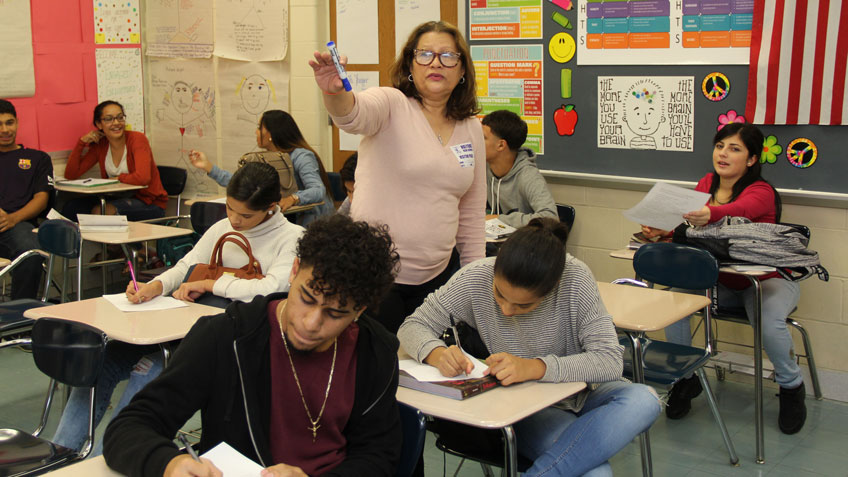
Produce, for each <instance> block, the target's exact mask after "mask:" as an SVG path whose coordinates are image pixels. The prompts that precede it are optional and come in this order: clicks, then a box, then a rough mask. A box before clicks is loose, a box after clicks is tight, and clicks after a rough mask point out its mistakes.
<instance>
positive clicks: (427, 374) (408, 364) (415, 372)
mask: <svg viewBox="0 0 848 477" xmlns="http://www.w3.org/2000/svg"><path fill="white" fill-rule="evenodd" d="M462 352H463V353H464V354H465V356H467V357H468V359H470V360H471V362H472V363H474V369H473V370H472V371H471V374H469V375H467V376H466V375H462V374H460V375H459V376H454V377H452V378H448V377H445V376H442V373H440V372H439V369H438V368H436V367H435V366H430V365H429V364H423V363H419V362H417V361H415V360H414V359H402V360H400V362H399V367H400V369H401V370H403V371H406V372H407V373H409V374H411V375H412V377H413V378H415V379H417V380H419V381H427V382H436V381H453V380H455V379H465V378H466V377H467V378H472V379H473V378H482V377H483V371H485V370H487V369H489V367H488V366H486V364H485V363H483V362H482V361H480V360H479V359H477V358H475V357H474V356H471V355H470V354H468V352H466V351H465V350H463V351H462Z"/></svg>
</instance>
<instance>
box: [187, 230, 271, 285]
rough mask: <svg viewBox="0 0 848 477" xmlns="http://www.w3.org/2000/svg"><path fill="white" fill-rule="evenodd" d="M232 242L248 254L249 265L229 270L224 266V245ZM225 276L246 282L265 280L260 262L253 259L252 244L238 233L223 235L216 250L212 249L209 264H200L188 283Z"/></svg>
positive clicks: (195, 267) (192, 272)
mask: <svg viewBox="0 0 848 477" xmlns="http://www.w3.org/2000/svg"><path fill="white" fill-rule="evenodd" d="M227 242H230V243H233V244H235V245H238V246H239V247H240V248H241V249H242V250H244V253H245V254H247V258H248V261H247V265H245V266H243V267H241V268H229V267H225V266H224V259H223V253H224V244H225V243H227ZM223 275H232V276H235V277H236V278H241V279H244V280H253V279H257V280H258V279H260V278H264V277H265V276H264V275H262V268H261V267H260V266H259V261H258V260H256V259H255V258H253V251H252V250H251V248H250V242H249V241H248V240H247V237H245V236H244V235H242V234H240V233H238V232H227V233H225V234H224V235H221V238H219V239H218V242H217V243H216V244H215V248H214V249H212V257H211V258H210V259H209V264H208V265H207V264H205V263H198V264H197V265H195V266H194V269H193V270H192V271H191V275H189V277H188V280H186V281H187V282H196V281H200V280H217V279H219V278H221V277H222V276H223Z"/></svg>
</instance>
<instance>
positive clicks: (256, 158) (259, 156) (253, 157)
mask: <svg viewBox="0 0 848 477" xmlns="http://www.w3.org/2000/svg"><path fill="white" fill-rule="evenodd" d="M266 154H267V155H268V156H269V157H271V156H273V155H276V156H277V158H276V159H275V160H279V161H280V162H282V163H283V169H282V170H288V171H289V183H288V185H284V184H280V186H281V187H283V188H285V189H290V188H292V187H293V186H294V162H293V161H292V158H291V154H289V153H287V152H279V151H277V152H271V151H263V152H248V153H246V154H244V155H242V156H241V158H240V159H239V163H238V166H239V167H241V166H243V165H245V164H246V163H248V162H264V163H265V164H270V162H269V160H268V157H266V156H265V155H266ZM272 160H274V159H272ZM271 165H273V164H271ZM274 168H275V169H277V168H276V167H274ZM280 170H281V169H277V173H279V172H280ZM280 179H281V180H282V176H281V177H280Z"/></svg>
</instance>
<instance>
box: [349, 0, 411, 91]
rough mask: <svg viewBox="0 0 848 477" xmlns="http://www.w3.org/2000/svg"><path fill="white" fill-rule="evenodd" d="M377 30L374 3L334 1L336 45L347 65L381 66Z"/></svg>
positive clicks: (360, 0)
mask: <svg viewBox="0 0 848 477" xmlns="http://www.w3.org/2000/svg"><path fill="white" fill-rule="evenodd" d="M379 31H380V30H379V27H378V26H377V0H337V1H336V39H337V40H338V41H336V45H337V46H338V48H339V54H341V55H342V56H347V62H348V63H350V64H365V65H376V64H379V63H380V57H379V53H380V46H379V38H378V32H379ZM395 35H397V32H395ZM348 75H350V72H348ZM351 84H353V80H351Z"/></svg>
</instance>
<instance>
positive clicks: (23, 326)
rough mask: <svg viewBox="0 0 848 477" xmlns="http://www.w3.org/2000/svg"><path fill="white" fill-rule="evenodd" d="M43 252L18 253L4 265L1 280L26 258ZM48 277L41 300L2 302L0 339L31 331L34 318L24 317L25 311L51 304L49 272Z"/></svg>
mask: <svg viewBox="0 0 848 477" xmlns="http://www.w3.org/2000/svg"><path fill="white" fill-rule="evenodd" d="M43 254H44V252H42V251H41V250H28V251H26V252H24V253H22V254H20V255H18V257H17V258H16V259H14V260H12V262H11V263H10V264H9V265H7V266H6V267H4V268H3V270H0V280H2V279H3V277H5V276H6V275H9V274H10V273H12V270H14V269H15V268H16V267H17V266H18V264H20V263H21V262H23V261H24V260H26V259H28V258H30V257H33V256H36V255H43ZM46 278H47V281H46V283H45V284H44V296H42V298H41V300H35V299H32V298H22V299H19V300H12V301H7V302H5V303H0V341H2V340H4V339H7V338H8V337H10V336H12V335H18V334H20V333H24V332H27V331H29V329H30V328H31V327H32V320H30V319H29V318H24V312H25V311H27V310H29V309H30V308H35V307H37V306H47V305H49V303H47V292H48V290H49V288H48V287H49V286H50V275H49V274H48V275H47V277H46Z"/></svg>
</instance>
